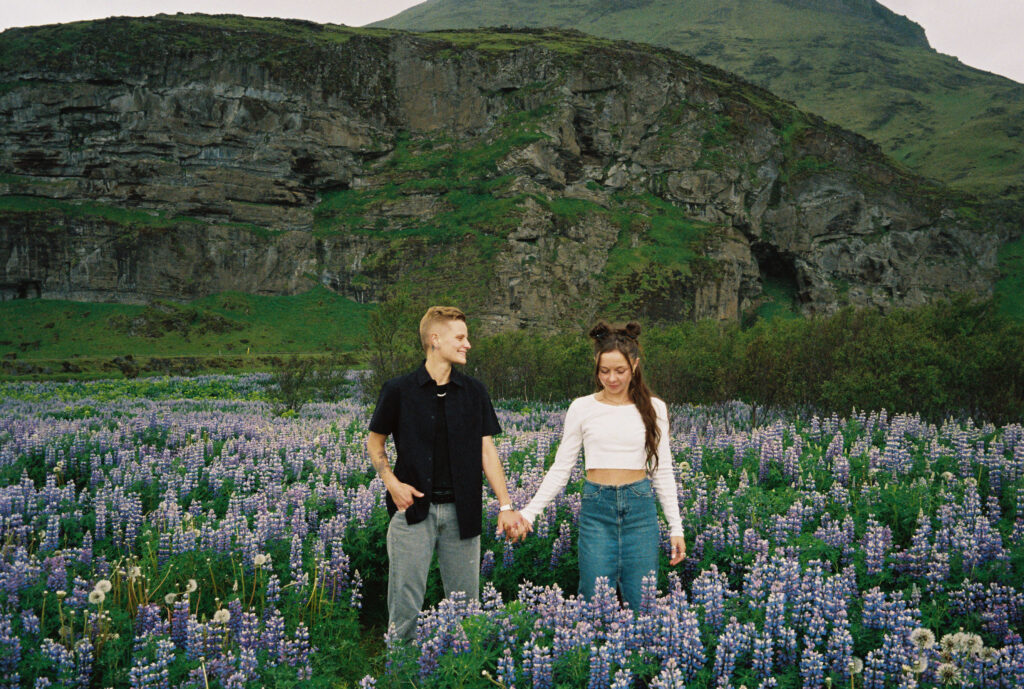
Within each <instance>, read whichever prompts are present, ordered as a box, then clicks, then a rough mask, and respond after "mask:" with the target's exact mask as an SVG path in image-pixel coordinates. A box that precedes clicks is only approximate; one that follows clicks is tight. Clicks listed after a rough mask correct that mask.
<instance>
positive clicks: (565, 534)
mask: <svg viewBox="0 0 1024 689" xmlns="http://www.w3.org/2000/svg"><path fill="white" fill-rule="evenodd" d="M571 546H572V533H571V530H570V527H569V523H568V522H565V521H563V522H562V523H561V525H559V527H558V536H557V538H555V541H554V543H552V544H551V561H550V564H551V568H552V569H554V568H555V567H557V566H558V563H559V562H560V561H561V559H562V556H563V555H565V554H566V553H567V552H569V549H570V547H571Z"/></svg>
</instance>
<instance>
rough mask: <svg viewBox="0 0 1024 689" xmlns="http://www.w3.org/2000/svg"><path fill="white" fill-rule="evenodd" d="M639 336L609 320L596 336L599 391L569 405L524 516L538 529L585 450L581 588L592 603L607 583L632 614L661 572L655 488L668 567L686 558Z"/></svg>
mask: <svg viewBox="0 0 1024 689" xmlns="http://www.w3.org/2000/svg"><path fill="white" fill-rule="evenodd" d="M639 335H640V325H639V324H638V323H629V324H627V325H626V327H624V328H618V329H616V328H612V327H611V326H609V325H608V324H606V323H604V322H601V323H598V324H597V325H596V326H594V328H593V329H592V330H591V331H590V337H591V338H592V339H593V340H594V354H595V377H596V378H597V384H598V391H597V392H596V393H595V394H593V395H588V396H586V397H580V398H578V399H576V400H573V402H572V404H571V405H569V410H568V411H567V412H566V414H565V426H564V429H563V432H562V442H561V443H560V444H559V446H558V452H557V453H556V454H555V461H554V464H552V465H551V469H549V470H548V473H547V475H546V476H545V477H544V480H543V482H541V485H540V487H539V488H538V489H537V494H536V495H534V497H533V499H532V500H531V501H530V503H529V504H528V505H527V506H526V507H525V508H523V510H522V515H523V517H525V518H526V521H527V523H528V524H529V525H531V529H532V524H533V521H534V519H536V517H537V515H539V514H540V513H541V512H543V511H544V508H545V507H547V505H548V503H550V502H551V500H552V499H554V497H555V496H556V495H557V494H558V493H559V491H561V490H562V489H563V488H564V487H565V484H566V483H567V482H568V480H569V474H570V472H571V471H572V468H573V465H574V464H575V463H576V457H577V455H578V454H579V451H580V446H582V447H583V454H584V462H585V466H586V469H587V480H586V483H585V484H584V486H583V496H582V500H581V505H580V520H579V531H580V534H579V565H580V588H579V592H580V593H581V594H583V595H584V596H586V597H590V596H591V595H593V593H594V582H595V580H596V579H597V578H598V577H607V578H608V581H609V583H610V585H611V586H613V587H618V589H619V592H620V593H621V595H622V598H623V599H624V600H625V601H626V602H627V603H628V604H629V606H630V608H632V609H633V610H637V609H638V607H639V605H640V597H641V583H642V580H643V578H644V577H645V576H647V575H648V574H650V573H652V572H657V571H658V540H659V531H658V511H657V508H656V507H655V504H654V493H655V492H657V495H658V500H659V502H661V508H662V510H663V511H664V513H665V517H666V518H667V519H668V523H669V527H670V529H671V541H672V555H671V559H670V563H671V564H672V565H676V564H678V563H680V562H682V560H683V557H684V556H685V555H686V542H685V541H684V540H683V524H682V520H681V519H680V516H679V501H678V498H677V495H676V482H675V476H674V473H673V471H672V455H671V453H670V451H669V444H668V434H669V429H668V407H667V406H666V405H665V403H664V402H663V401H662V400H660V399H658V398H657V397H653V396H652V395H651V391H650V390H649V389H648V387H647V386H646V385H645V384H644V381H643V376H642V375H641V372H640V344H639V342H638V340H637V338H638V337H639ZM652 487H653V490H652Z"/></svg>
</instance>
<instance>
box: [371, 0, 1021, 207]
mask: <svg viewBox="0 0 1024 689" xmlns="http://www.w3.org/2000/svg"><path fill="white" fill-rule="evenodd" d="M497 25H509V26H524V27H539V26H561V27H566V28H572V29H577V30H580V31H584V32H586V33H589V34H593V35H595V36H602V37H606V38H617V39H627V40H633V41H642V42H646V43H652V44H654V45H660V46H665V47H669V48H673V49H675V50H679V51H681V52H683V53H686V54H689V55H693V56H695V57H697V58H699V59H701V60H703V61H705V62H709V63H711V64H714V65H716V66H718V67H722V68H723V69H727V70H729V71H733V72H736V73H737V74H740V75H742V76H744V77H745V78H747V79H749V80H750V81H752V82H754V83H756V84H758V85H760V86H764V87H765V88H767V89H769V90H771V91H772V92H774V93H776V94H778V95H781V96H783V97H784V98H788V99H791V100H793V101H794V102H795V103H796V104H797V105H798V106H800V107H801V108H803V109H805V110H810V111H811V112H815V113H818V114H820V115H822V116H823V117H825V118H826V119H828V120H831V121H833V122H836V123H838V124H840V125H842V126H844V127H847V128H849V129H852V130H853V131H856V132H859V133H860V134H863V135H864V136H867V137H868V138H871V139H873V140H875V141H877V142H879V143H880V144H881V145H882V147H883V149H885V150H886V151H887V152H888V153H889V154H890V155H892V156H893V157H894V158H896V159H897V160H899V161H901V162H903V163H905V164H906V165H908V166H909V167H911V168H912V169H914V170H916V171H918V172H919V173H921V174H924V175H927V176H930V177H934V178H936V179H939V180H942V181H944V182H946V183H948V184H951V185H954V186H956V187H958V188H962V189H965V190H969V191H972V192H978V193H986V194H989V193H996V194H1007V195H1010V196H1013V197H1016V198H1019V197H1021V196H1022V195H1024V186H1021V182H1020V180H1021V179H1024V129H1022V126H1021V122H1024V85H1021V84H1018V83H1016V82H1013V81H1011V80H1009V79H1005V78H1003V77H999V76H997V75H994V74H990V73H987V72H982V71H980V70H976V69H973V68H971V67H967V66H965V65H963V64H961V63H960V62H959V61H957V60H956V59H955V58H952V57H949V56H946V55H941V54H939V53H937V52H935V51H934V50H932V49H931V48H930V47H929V46H928V43H927V41H926V39H925V36H924V31H923V30H922V29H921V28H920V26H918V25H917V24H915V23H913V22H911V21H910V20H908V19H906V18H905V17H901V16H899V15H896V14H894V13H893V12H891V11H890V10H888V9H886V8H885V7H884V6H882V5H880V4H879V3H877V2H875V1H874V0H821V1H818V2H811V1H810V0H725V1H723V0H625V1H621V0H576V1H571V2H570V1H564V0H563V1H561V2H559V1H555V2H547V1H546V0H512V1H508V0H428V2H425V3H423V4H421V5H417V6H415V7H412V8H410V9H408V10H406V11H405V12H402V13H400V14H398V15H396V16H394V17H392V18H390V19H387V20H384V21H382V22H379V23H377V24H376V25H375V26H384V27H389V28H399V29H407V30H414V31H432V30H439V29H447V28H471V27H480V26H497Z"/></svg>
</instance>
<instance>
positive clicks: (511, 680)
mask: <svg viewBox="0 0 1024 689" xmlns="http://www.w3.org/2000/svg"><path fill="white" fill-rule="evenodd" d="M498 680H499V681H500V682H501V683H502V684H503V685H504V686H505V687H507V688H508V689H515V686H516V662H515V660H514V659H513V658H512V649H510V648H508V647H507V646H506V647H505V649H504V651H502V654H501V658H499V659H498Z"/></svg>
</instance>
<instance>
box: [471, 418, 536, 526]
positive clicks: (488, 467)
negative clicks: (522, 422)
mask: <svg viewBox="0 0 1024 689" xmlns="http://www.w3.org/2000/svg"><path fill="white" fill-rule="evenodd" d="M482 450H483V468H484V476H486V477H487V483H489V484H490V485H491V490H493V491H494V496H495V497H496V498H498V504H499V505H510V504H512V499H511V498H509V496H508V486H507V485H506V484H505V470H504V469H503V468H502V466H501V459H500V458H499V457H498V448H496V447H495V446H494V439H493V438H492V437H491V436H489V435H485V436H484V438H483V448H482ZM528 531H532V528H531V527H530V524H529V523H527V521H526V520H525V519H523V515H521V514H519V512H517V511H515V510H511V511H509V510H506V511H504V512H498V533H499V534H505V537H506V538H508V539H509V540H511V541H513V542H514V541H518V540H522V539H523V538H526V534H527V532H528Z"/></svg>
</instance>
